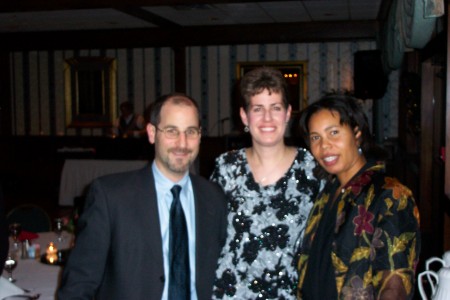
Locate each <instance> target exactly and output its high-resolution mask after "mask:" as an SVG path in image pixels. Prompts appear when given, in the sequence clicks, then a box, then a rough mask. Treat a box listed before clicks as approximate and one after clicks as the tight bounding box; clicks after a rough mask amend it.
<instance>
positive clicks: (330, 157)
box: [308, 109, 366, 185]
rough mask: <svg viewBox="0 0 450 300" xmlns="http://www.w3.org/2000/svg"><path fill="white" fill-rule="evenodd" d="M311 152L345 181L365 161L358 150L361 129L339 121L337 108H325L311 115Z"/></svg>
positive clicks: (321, 163) (341, 181)
mask: <svg viewBox="0 0 450 300" xmlns="http://www.w3.org/2000/svg"><path fill="white" fill-rule="evenodd" d="M308 125H309V141H310V145H311V153H312V154H313V156H314V158H315V159H316V160H317V161H318V163H319V164H320V165H321V166H322V167H323V168H324V169H325V170H326V171H327V172H328V173H330V174H333V175H336V176H337V178H338V180H339V182H340V183H341V185H345V184H346V183H347V182H348V181H349V180H350V179H351V178H352V177H353V175H355V174H356V173H357V172H358V171H359V170H360V169H361V168H362V167H363V166H364V165H365V163H366V159H365V158H364V155H363V154H359V153H358V148H359V144H360V141H359V140H360V137H361V131H360V130H358V128H357V127H356V128H355V129H352V128H351V127H350V126H349V125H348V124H341V123H340V115H339V113H338V112H336V111H330V110H327V109H322V110H319V111H318V112H316V113H315V114H313V115H312V116H311V118H310V119H309V123H308Z"/></svg>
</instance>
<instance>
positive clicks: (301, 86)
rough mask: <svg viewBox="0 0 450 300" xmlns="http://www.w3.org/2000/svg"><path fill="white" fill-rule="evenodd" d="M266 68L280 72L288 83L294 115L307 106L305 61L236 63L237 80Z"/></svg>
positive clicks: (306, 67) (306, 65)
mask: <svg viewBox="0 0 450 300" xmlns="http://www.w3.org/2000/svg"><path fill="white" fill-rule="evenodd" d="M262 66H268V67H272V68H275V69H278V70H280V71H281V72H282V73H283V75H284V76H285V78H286V80H287V82H288V89H289V94H290V96H291V106H292V111H293V112H294V113H298V112H300V111H301V110H302V109H303V108H305V107H306V106H307V105H308V98H307V97H308V73H307V70H308V63H307V62H306V61H285V62H283V61H266V62H239V63H237V78H238V79H241V78H242V76H244V74H245V73H247V72H248V71H250V70H253V69H254V68H257V67H262Z"/></svg>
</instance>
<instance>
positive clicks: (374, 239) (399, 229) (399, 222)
mask: <svg viewBox="0 0 450 300" xmlns="http://www.w3.org/2000/svg"><path fill="white" fill-rule="evenodd" d="M337 184H338V183H337V182H329V183H328V184H327V186H326V187H325V188H324V190H323V191H322V192H321V195H320V196H319V197H318V199H317V200H316V202H315V204H314V207H313V208H312V210H311V215H310V217H309V220H308V224H307V227H306V231H305V236H304V241H303V244H302V247H301V251H300V258H299V260H298V270H299V274H300V278H299V285H298V298H299V299H302V293H301V291H302V286H303V282H304V276H305V274H306V269H307V267H308V258H309V255H310V253H309V249H310V247H311V245H312V242H313V240H314V237H315V232H316V229H317V228H318V226H319V224H320V222H321V221H322V220H321V218H322V214H323V210H324V207H325V206H326V204H327V203H328V201H329V200H330V199H332V197H330V191H332V190H333V185H337ZM336 201H338V203H337V207H338V209H337V216H336V217H337V219H336V220H337V221H336V228H335V230H334V235H333V236H331V237H330V238H332V252H331V253H330V255H331V259H332V263H333V268H334V271H335V277H336V290H337V293H338V298H339V299H378V296H379V295H380V294H381V293H382V292H383V288H384V287H385V285H384V283H385V281H386V280H389V278H391V276H394V275H397V276H399V277H400V278H401V282H402V284H403V287H404V288H405V291H406V293H407V298H408V299H411V298H412V297H413V293H414V278H415V268H416V265H417V261H418V259H419V253H420V230H419V214H418V210H417V206H416V204H415V201H414V198H413V195H412V192H411V191H410V190H409V189H408V188H407V187H405V186H404V185H402V184H401V183H400V182H399V181H398V180H397V179H396V178H392V177H388V176H386V175H385V171H384V165H383V164H381V163H371V164H368V168H367V169H365V170H364V171H362V172H361V173H360V174H358V175H357V176H355V177H354V178H352V179H351V180H350V182H349V183H347V184H346V186H344V188H343V190H342V192H341V194H340V196H339V197H338V198H337V199H336ZM323 221H326V220H323Z"/></svg>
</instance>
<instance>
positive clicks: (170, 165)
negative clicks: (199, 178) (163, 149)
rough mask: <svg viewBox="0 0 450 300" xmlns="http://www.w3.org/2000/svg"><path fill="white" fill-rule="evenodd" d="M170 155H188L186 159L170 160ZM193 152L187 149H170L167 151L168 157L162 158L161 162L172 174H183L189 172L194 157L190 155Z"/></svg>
mask: <svg viewBox="0 0 450 300" xmlns="http://www.w3.org/2000/svg"><path fill="white" fill-rule="evenodd" d="M170 153H183V154H189V155H190V156H189V157H188V158H187V159H186V158H171V156H170ZM192 153H193V151H192V150H190V149H187V148H171V149H169V150H168V155H166V156H164V157H162V159H161V161H162V163H163V164H164V165H165V166H166V168H167V169H168V170H170V171H171V172H173V173H178V174H184V173H186V171H188V170H189V167H190V166H191V164H192V163H193V162H194V159H195V157H194V156H193V155H192Z"/></svg>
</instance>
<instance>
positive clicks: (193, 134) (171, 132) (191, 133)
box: [155, 126, 200, 139]
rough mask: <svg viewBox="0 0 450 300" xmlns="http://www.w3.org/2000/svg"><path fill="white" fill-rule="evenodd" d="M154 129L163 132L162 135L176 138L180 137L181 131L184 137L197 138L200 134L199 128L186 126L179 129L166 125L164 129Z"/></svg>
mask: <svg viewBox="0 0 450 300" xmlns="http://www.w3.org/2000/svg"><path fill="white" fill-rule="evenodd" d="M155 127H156V126H155ZM156 129H157V130H159V131H161V132H163V133H164V136H165V137H166V138H168V139H177V138H179V137H180V134H181V133H184V134H185V135H186V138H188V139H197V138H198V137H199V136H200V129H199V128H188V129H186V130H185V131H179V130H178V129H177V128H174V127H168V128H164V129H161V128H158V127H156Z"/></svg>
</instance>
